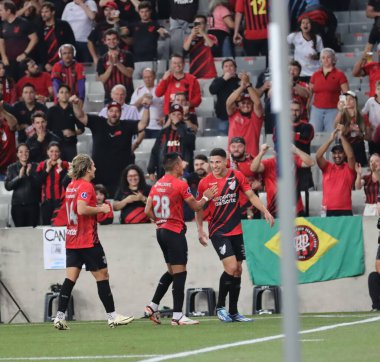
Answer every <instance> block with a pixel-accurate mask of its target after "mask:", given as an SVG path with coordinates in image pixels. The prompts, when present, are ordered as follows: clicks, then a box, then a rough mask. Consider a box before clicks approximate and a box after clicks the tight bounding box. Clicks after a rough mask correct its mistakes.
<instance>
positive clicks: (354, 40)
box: [340, 33, 369, 49]
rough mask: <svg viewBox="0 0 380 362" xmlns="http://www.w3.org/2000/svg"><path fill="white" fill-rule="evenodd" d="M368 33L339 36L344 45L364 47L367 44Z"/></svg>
mask: <svg viewBox="0 0 380 362" xmlns="http://www.w3.org/2000/svg"><path fill="white" fill-rule="evenodd" d="M368 35H369V33H343V34H341V36H340V39H341V41H342V42H343V44H344V45H352V44H355V45H363V49H364V45H365V44H366V43H367V40H368Z"/></svg>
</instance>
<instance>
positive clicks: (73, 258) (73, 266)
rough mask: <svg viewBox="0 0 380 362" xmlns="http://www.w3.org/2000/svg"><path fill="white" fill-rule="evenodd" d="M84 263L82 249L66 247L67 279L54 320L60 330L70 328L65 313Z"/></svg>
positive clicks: (60, 294)
mask: <svg viewBox="0 0 380 362" xmlns="http://www.w3.org/2000/svg"><path fill="white" fill-rule="evenodd" d="M82 265H83V258H82V253H81V251H80V249H66V279H65V280H64V282H63V284H62V288H61V291H60V293H59V297H58V310H57V316H56V317H55V318H54V322H53V325H54V327H55V328H57V329H59V330H65V329H69V327H68V326H67V324H66V321H65V313H66V309H67V306H68V305H69V301H70V297H71V292H72V290H73V288H74V285H75V283H76V281H77V279H78V278H79V274H80V272H81V268H82Z"/></svg>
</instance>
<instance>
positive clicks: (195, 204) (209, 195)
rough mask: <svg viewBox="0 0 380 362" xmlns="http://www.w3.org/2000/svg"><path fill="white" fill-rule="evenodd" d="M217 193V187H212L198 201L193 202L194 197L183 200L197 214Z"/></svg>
mask: <svg viewBox="0 0 380 362" xmlns="http://www.w3.org/2000/svg"><path fill="white" fill-rule="evenodd" d="M217 191H218V188H217V186H216V185H213V186H212V187H211V188H209V189H207V190H205V192H204V193H203V196H202V198H201V199H200V200H199V201H197V200H195V198H194V196H190V197H188V198H187V199H185V201H186V203H187V204H188V205H189V207H190V209H191V210H193V211H196V212H198V211H200V210H202V209H203V206H205V205H206V203H207V202H208V201H209V200H210V199H212V198H213V197H214V195H215V194H216V192H217Z"/></svg>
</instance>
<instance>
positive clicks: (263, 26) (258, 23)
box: [235, 0, 269, 40]
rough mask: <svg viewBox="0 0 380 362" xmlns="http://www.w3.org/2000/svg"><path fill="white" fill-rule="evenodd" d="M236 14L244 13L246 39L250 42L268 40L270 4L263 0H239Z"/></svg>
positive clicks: (236, 5)
mask: <svg viewBox="0 0 380 362" xmlns="http://www.w3.org/2000/svg"><path fill="white" fill-rule="evenodd" d="M235 12H236V13H244V18H245V31H244V37H245V38H246V39H249V40H256V39H267V38H268V24H269V19H268V2H267V1H262V0H237V1H236V4H235Z"/></svg>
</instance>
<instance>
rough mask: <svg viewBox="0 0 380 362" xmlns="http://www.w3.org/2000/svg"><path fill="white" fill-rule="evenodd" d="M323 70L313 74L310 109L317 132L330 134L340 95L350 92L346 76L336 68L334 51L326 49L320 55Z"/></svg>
mask: <svg viewBox="0 0 380 362" xmlns="http://www.w3.org/2000/svg"><path fill="white" fill-rule="evenodd" d="M320 62H321V68H320V69H318V70H317V71H316V72H314V73H313V75H312V76H311V79H310V89H311V91H312V94H314V100H313V103H312V106H311V109H310V123H311V124H312V125H313V127H314V131H315V132H329V133H331V132H332V131H333V129H334V120H335V117H336V114H337V112H338V110H337V107H336V105H337V104H338V100H339V95H340V94H341V92H342V93H346V92H347V91H348V80H347V77H346V76H345V74H344V73H343V72H342V71H341V70H339V69H338V68H336V67H335V64H336V56H335V52H334V50H332V49H330V48H324V49H322V51H321V54H320Z"/></svg>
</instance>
